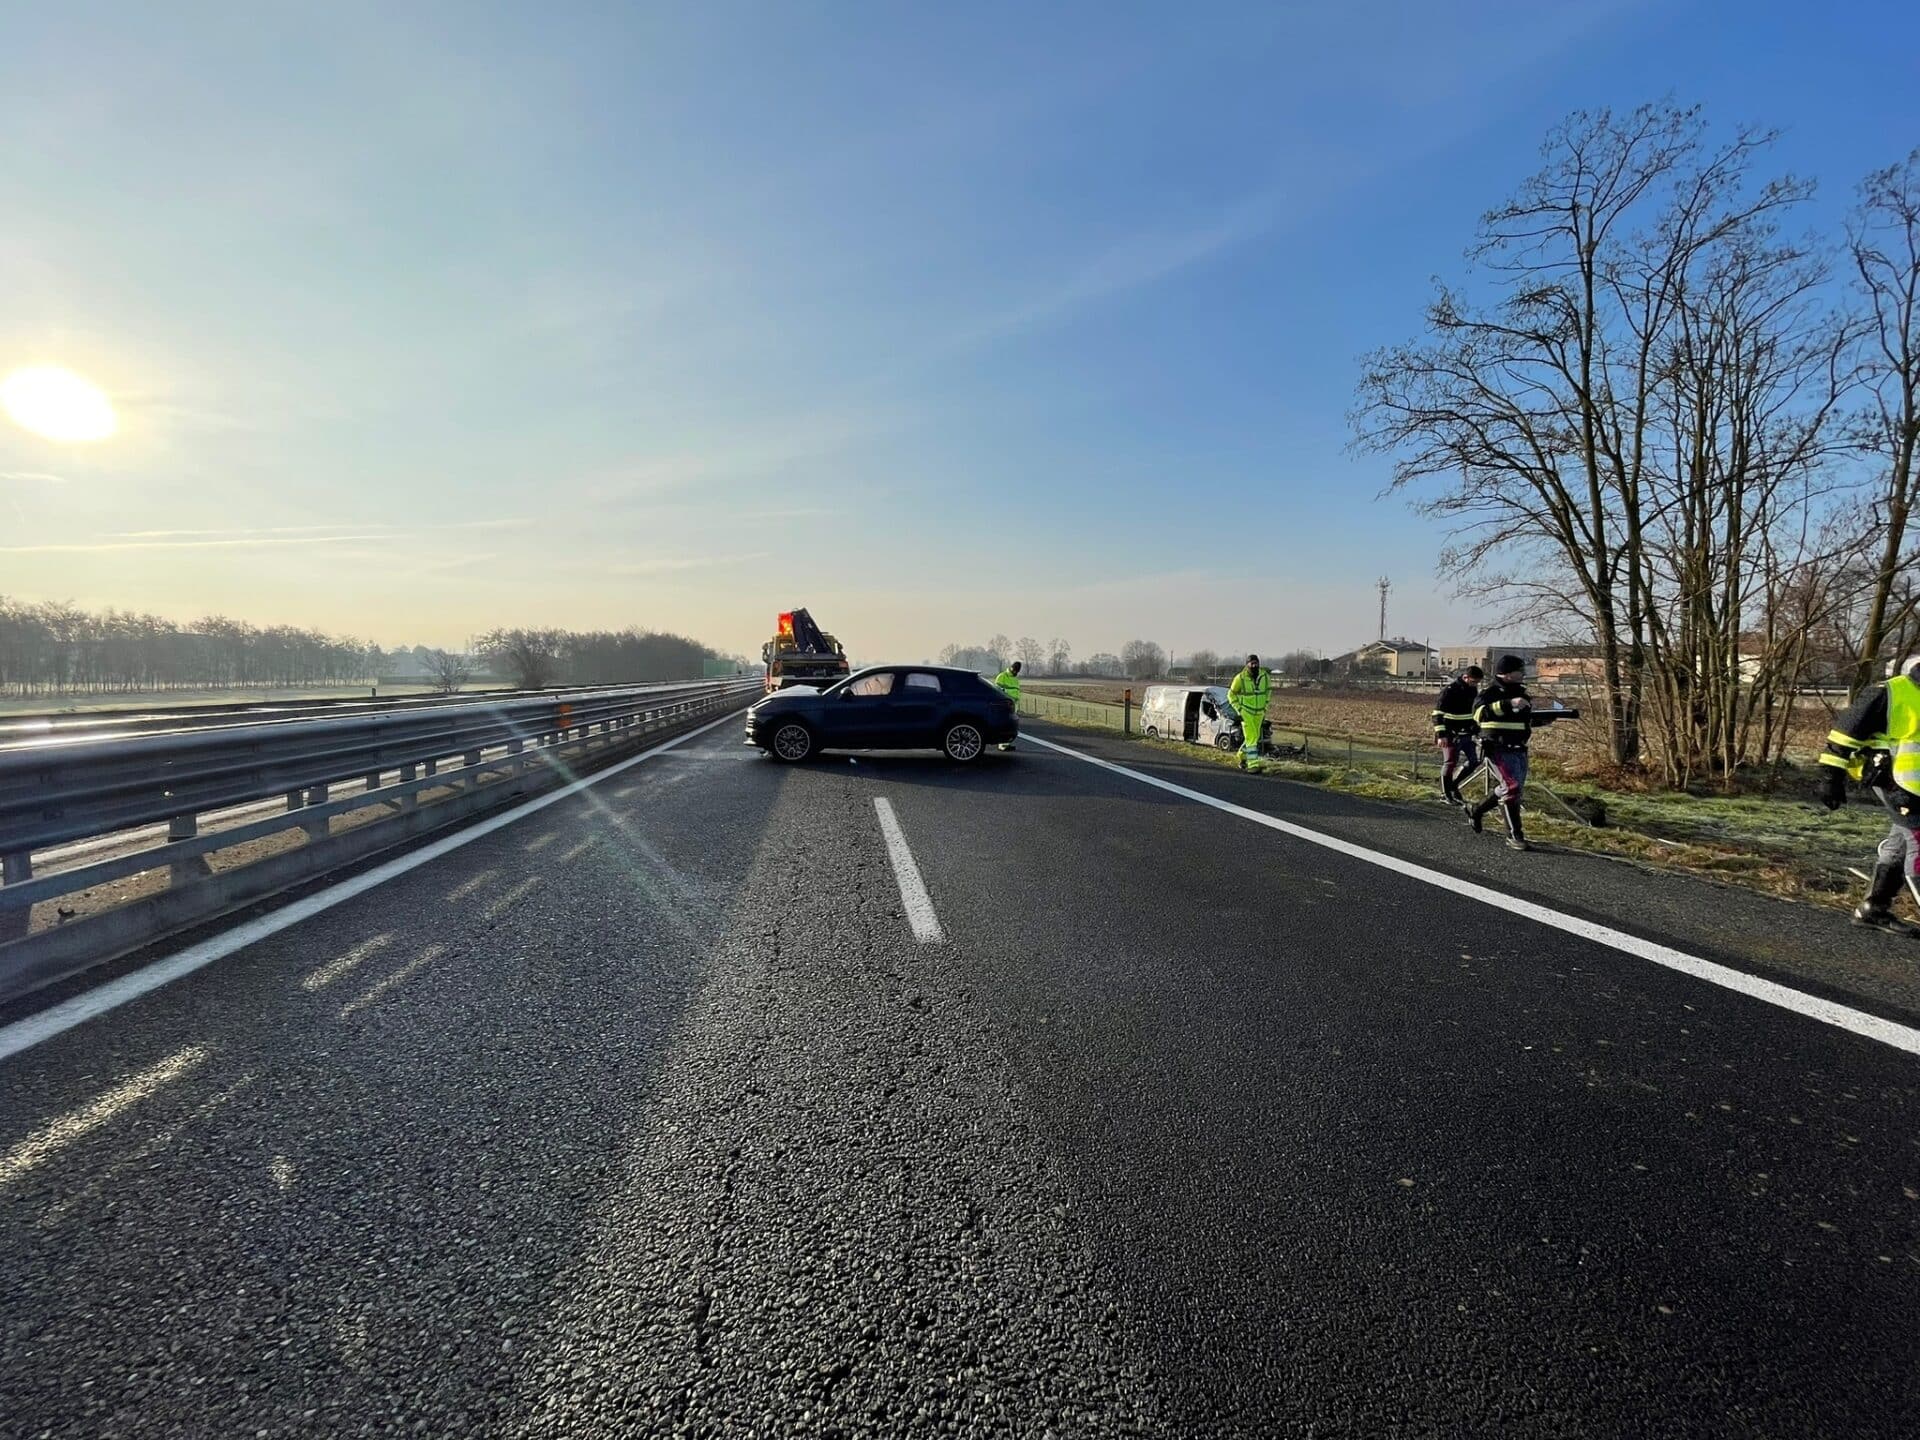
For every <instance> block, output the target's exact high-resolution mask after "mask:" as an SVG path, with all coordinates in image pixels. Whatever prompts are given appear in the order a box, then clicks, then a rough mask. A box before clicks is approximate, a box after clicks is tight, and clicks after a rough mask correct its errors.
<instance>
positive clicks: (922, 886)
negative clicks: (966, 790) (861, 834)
mask: <svg viewBox="0 0 1920 1440" xmlns="http://www.w3.org/2000/svg"><path fill="white" fill-rule="evenodd" d="M873 808H874V811H875V813H876V814H878V815H879V817H880V833H881V834H882V835H884V836H886V839H887V857H888V858H889V859H890V860H892V861H893V878H894V879H895V880H896V881H897V882H899V885H900V904H901V905H902V906H903V907H905V909H906V912H907V923H908V924H909V925H911V926H912V927H913V938H914V939H915V940H918V941H919V942H920V943H921V944H922V945H937V944H939V943H940V942H941V941H942V940H945V939H946V938H947V936H946V932H945V931H944V930H942V929H941V928H940V917H939V916H938V915H936V914H934V913H933V897H932V896H930V895H928V894H927V886H926V882H925V881H924V880H922V879H921V878H920V867H919V866H918V865H916V864H914V861H913V851H911V850H909V849H908V848H907V837H906V833H905V832H904V831H902V830H901V828H900V821H899V818H898V817H897V816H895V815H894V813H893V802H892V801H890V800H888V799H887V798H886V797H885V796H882V795H876V796H874V798H873Z"/></svg>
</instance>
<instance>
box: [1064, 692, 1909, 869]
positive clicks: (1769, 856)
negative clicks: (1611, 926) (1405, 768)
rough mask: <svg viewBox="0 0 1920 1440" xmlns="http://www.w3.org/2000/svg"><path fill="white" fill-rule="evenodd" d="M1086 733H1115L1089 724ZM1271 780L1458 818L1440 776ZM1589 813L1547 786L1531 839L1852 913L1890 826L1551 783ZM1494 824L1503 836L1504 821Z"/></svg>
mask: <svg viewBox="0 0 1920 1440" xmlns="http://www.w3.org/2000/svg"><path fill="white" fill-rule="evenodd" d="M1080 728H1083V729H1101V728H1106V733H1108V734H1112V733H1114V732H1113V731H1112V729H1111V728H1108V727H1100V726H1095V725H1083V726H1081V727H1080ZM1135 743H1136V744H1140V745H1145V746H1148V747H1151V748H1152V749H1155V750H1164V751H1166V752H1168V753H1169V754H1178V755H1182V756H1185V757H1186V758H1188V759H1198V760H1201V761H1203V762H1205V763H1207V764H1212V765H1218V766H1222V767H1224V768H1226V769H1229V770H1237V769H1238V766H1239V757H1238V756H1237V755H1233V754H1224V753H1221V752H1219V751H1214V750H1206V749H1202V748H1200V747H1199V746H1195V745H1181V744H1175V743H1172V742H1168V741H1158V740H1147V739H1144V738H1141V737H1135ZM1249 778H1250V779H1254V780H1255V781H1256V783H1257V782H1258V781H1259V780H1261V779H1279V780H1292V781H1295V782H1298V783H1301V784H1307V785H1319V786H1323V787H1325V788H1327V789H1329V790H1338V791H1341V792H1342V793H1344V794H1349V795H1359V796H1364V797H1366V798H1368V799H1373V800H1385V801H1390V802H1393V803H1395V804H1403V805H1415V806H1418V807H1420V808H1422V809H1427V810H1432V811H1435V812H1438V813H1441V814H1447V815H1451V814H1452V813H1453V812H1452V811H1451V810H1450V809H1449V808H1448V807H1447V805H1446V803H1445V802H1444V801H1443V800H1442V799H1441V798H1440V795H1439V792H1438V788H1437V784H1436V782H1435V780H1433V779H1432V778H1424V779H1420V780H1416V779H1414V778H1413V776H1412V775H1411V774H1407V773H1401V772H1395V771H1393V770H1389V769H1382V768H1378V767H1372V768H1365V769H1363V768H1358V767H1354V768H1349V767H1347V766H1346V765H1344V764H1341V763H1340V762H1339V761H1338V759H1335V758H1329V759H1328V760H1325V761H1320V762H1315V761H1311V760H1309V761H1305V762H1299V761H1285V760H1270V761H1268V762H1267V768H1266V770H1265V771H1264V772H1263V775H1262V776H1259V777H1249ZM1548 783H1549V784H1550V785H1551V787H1552V790H1553V791H1554V792H1556V793H1558V794H1559V795H1560V796H1561V797H1563V798H1564V799H1567V800H1569V801H1571V802H1572V803H1573V804H1574V806H1575V808H1576V809H1577V808H1579V800H1580V798H1581V797H1587V798H1589V799H1597V800H1598V801H1600V802H1601V803H1602V804H1604V805H1605V807H1606V814H1607V823H1606V824H1605V825H1604V826H1598V827H1595V826H1589V825H1585V824H1582V823H1579V822H1578V821H1576V820H1574V819H1573V818H1571V817H1570V816H1568V815H1567V814H1566V812H1565V811H1563V810H1561V809H1560V808H1559V807H1558V806H1557V805H1556V804H1555V803H1554V801H1553V799H1552V797H1551V795H1549V794H1548V793H1547V790H1546V787H1545V786H1540V787H1530V793H1529V803H1528V806H1527V833H1528V836H1529V838H1531V839H1535V840H1539V841H1544V842H1546V843H1547V844H1550V845H1556V846H1560V847H1562V848H1565V849H1569V850H1583V851H1587V852H1589V853H1592V854H1596V855H1606V856H1610V857H1612V858H1614V859H1618V860H1625V861H1630V862H1632V863H1635V864H1641V865H1646V866H1649V867H1652V868H1655V869H1661V870H1672V871H1678V872H1680V873H1683V874H1688V875H1694V876H1697V877H1699V878H1702V879H1707V880H1713V881H1717V882H1719V883H1722V884H1727V885H1735V886H1738V887H1740V888H1741V889H1746V890H1755V891H1759V892H1761V893H1763V894H1767V895H1774V896H1778V897H1781V898H1784V899H1791V900H1800V901H1805V902H1808V903H1811V904H1817V905H1823V906H1828V907H1847V906H1850V905H1851V904H1852V903H1853V902H1854V900H1855V899H1856V898H1857V896H1858V893H1859V891H1860V888H1861V887H1860V882H1859V880H1858V879H1857V878H1856V877H1855V876H1854V875H1853V874H1851V873H1850V868H1851V869H1860V870H1866V869H1869V868H1870V867H1871V865H1872V860H1873V850H1874V847H1875V846H1876V845H1877V844H1878V843H1879V841H1880V837H1881V836H1882V835H1884V834H1885V833H1886V827H1887V822H1886V819H1885V817H1884V815H1883V814H1882V812H1881V811H1880V809H1879V808H1878V807H1877V806H1873V807H1869V806H1867V805H1849V806H1847V807H1846V808H1845V809H1843V810H1841V811H1839V812H1837V813H1831V814H1830V813H1828V812H1827V811H1825V810H1822V809H1819V808H1817V807H1815V806H1813V805H1810V804H1806V803H1802V802H1796V801H1791V800H1782V799H1769V798H1764V797H1738V798H1719V797H1713V798H1709V797H1702V796H1694V795H1662V794H1656V795H1637V794H1628V793H1623V792H1619V791H1612V790H1601V789H1599V788H1598V787H1596V786H1593V785H1586V784H1560V783H1558V782H1551V781H1550V782H1548ZM1488 823H1489V824H1490V825H1492V826H1494V827H1495V828H1496V829H1497V828H1498V825H1499V820H1498V817H1497V816H1496V817H1490V818H1489V821H1488Z"/></svg>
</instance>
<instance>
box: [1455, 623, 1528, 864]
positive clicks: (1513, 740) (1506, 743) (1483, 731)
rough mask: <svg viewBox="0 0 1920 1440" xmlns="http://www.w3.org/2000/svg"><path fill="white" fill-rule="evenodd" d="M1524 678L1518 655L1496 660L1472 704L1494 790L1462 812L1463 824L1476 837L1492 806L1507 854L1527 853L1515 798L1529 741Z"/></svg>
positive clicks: (1524, 780) (1524, 667)
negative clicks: (1502, 826)
mask: <svg viewBox="0 0 1920 1440" xmlns="http://www.w3.org/2000/svg"><path fill="white" fill-rule="evenodd" d="M1526 674H1527V662H1526V661H1524V660H1522V659H1521V658H1520V657H1519V656H1518V655H1502V656H1501V657H1500V663H1499V664H1498V665H1496V666H1494V669H1493V679H1492V680H1491V681H1489V682H1488V683H1487V684H1486V686H1485V687H1483V688H1482V689H1481V691H1480V693H1479V695H1477V696H1476V697H1474V702H1473V720H1474V724H1475V725H1476V726H1477V727H1478V728H1479V732H1480V753H1481V754H1482V755H1483V756H1485V757H1486V764H1487V768H1488V769H1490V770H1491V771H1492V772H1493V774H1494V777H1495V779H1496V780H1498V782H1499V786H1498V788H1497V789H1495V791H1494V792H1493V793H1492V794H1491V795H1489V796H1487V798H1486V799H1484V800H1482V801H1481V802H1480V803H1479V804H1478V805H1473V806H1470V807H1468V809H1467V824H1468V825H1470V826H1472V827H1473V829H1474V832H1475V833H1476V834H1477V833H1479V830H1480V825H1481V821H1483V820H1484V819H1485V818H1486V815H1487V812H1488V811H1490V810H1492V809H1493V807H1494V806H1496V805H1498V806H1499V807H1500V811H1501V814H1502V815H1503V816H1504V817H1505V818H1506V822H1507V848H1508V849H1509V850H1531V849H1532V848H1533V847H1532V846H1531V845H1529V844H1528V843H1527V831H1526V825H1525V823H1524V822H1523V821H1522V819H1521V816H1520V793H1521V791H1523V790H1524V789H1525V788H1526V784H1527V742H1528V741H1529V740H1530V739H1531V738H1532V736H1533V697H1532V696H1530V695H1528V694H1527V687H1526V685H1525V683H1524V682H1525V679H1526Z"/></svg>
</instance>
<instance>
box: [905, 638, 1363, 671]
mask: <svg viewBox="0 0 1920 1440" xmlns="http://www.w3.org/2000/svg"><path fill="white" fill-rule="evenodd" d="M1246 654H1247V652H1246V651H1244V650H1243V651H1227V652H1224V653H1223V652H1221V651H1218V650H1194V651H1191V652H1190V653H1188V654H1187V655H1186V656H1184V657H1182V658H1179V659H1176V658H1175V657H1173V656H1172V655H1170V654H1168V652H1167V650H1166V649H1165V647H1163V646H1161V645H1157V644H1155V643H1154V642H1153V641H1151V640H1129V641H1127V643H1126V644H1124V645H1122V646H1121V647H1120V652H1119V653H1118V654H1113V653H1111V652H1109V651H1104V650H1103V651H1100V652H1099V653H1097V654H1094V655H1089V656H1088V657H1087V658H1086V659H1084V660H1081V661H1079V662H1078V663H1076V662H1075V661H1074V658H1073V647H1072V646H1071V645H1069V644H1068V643H1067V642H1066V641H1064V640H1058V639H1056V640H1051V641H1049V642H1048V643H1047V644H1045V645H1042V644H1041V643H1040V642H1039V641H1037V640H1034V639H1033V638H1031V637H1030V636H1022V637H1021V638H1020V639H1018V640H1009V639H1008V638H1007V637H1006V636H1005V635H995V636H994V637H993V638H992V639H990V640H988V641H987V642H986V643H985V644H983V645H958V644H955V645H948V646H946V647H945V648H943V649H942V650H941V651H940V655H939V660H940V663H941V664H942V665H958V666H960V667H961V668H962V669H966V670H976V671H978V672H979V673H980V674H982V675H997V674H998V673H999V672H1000V671H1001V670H1003V669H1004V668H1005V667H1006V666H1007V665H1008V664H1009V663H1010V662H1012V661H1014V660H1018V661H1020V668H1021V671H1022V673H1023V674H1026V675H1030V676H1045V677H1059V676H1066V675H1075V676H1091V677H1097V678H1100V679H1112V680H1158V679H1163V678H1164V677H1166V676H1167V675H1168V674H1169V673H1170V672H1171V671H1173V670H1179V671H1180V672H1181V673H1182V674H1184V675H1186V676H1188V677H1189V678H1191V679H1196V680H1211V679H1225V678H1226V677H1228V676H1230V675H1231V674H1232V673H1233V672H1234V671H1235V670H1237V669H1239V668H1240V666H1241V665H1242V664H1243V663H1244V661H1245V657H1246ZM1267 668H1268V669H1269V670H1271V671H1272V672H1273V673H1275V674H1277V675H1282V676H1285V677H1287V678H1289V679H1294V680H1309V679H1313V678H1315V677H1324V676H1330V675H1333V674H1335V673H1336V672H1337V671H1340V672H1341V673H1347V674H1352V675H1355V676H1361V675H1372V674H1376V673H1378V674H1384V673H1385V667H1384V666H1383V665H1380V664H1378V663H1375V664H1373V665H1371V666H1368V665H1359V666H1349V667H1347V669H1346V670H1345V671H1341V667H1340V665H1339V663H1338V662H1336V661H1333V660H1328V659H1325V658H1323V657H1322V656H1320V655H1318V654H1316V653H1315V652H1313V651H1311V650H1290V651H1288V652H1287V653H1286V654H1284V655H1282V656H1280V657H1279V658H1278V659H1277V660H1273V661H1269V662H1268V665H1267Z"/></svg>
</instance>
